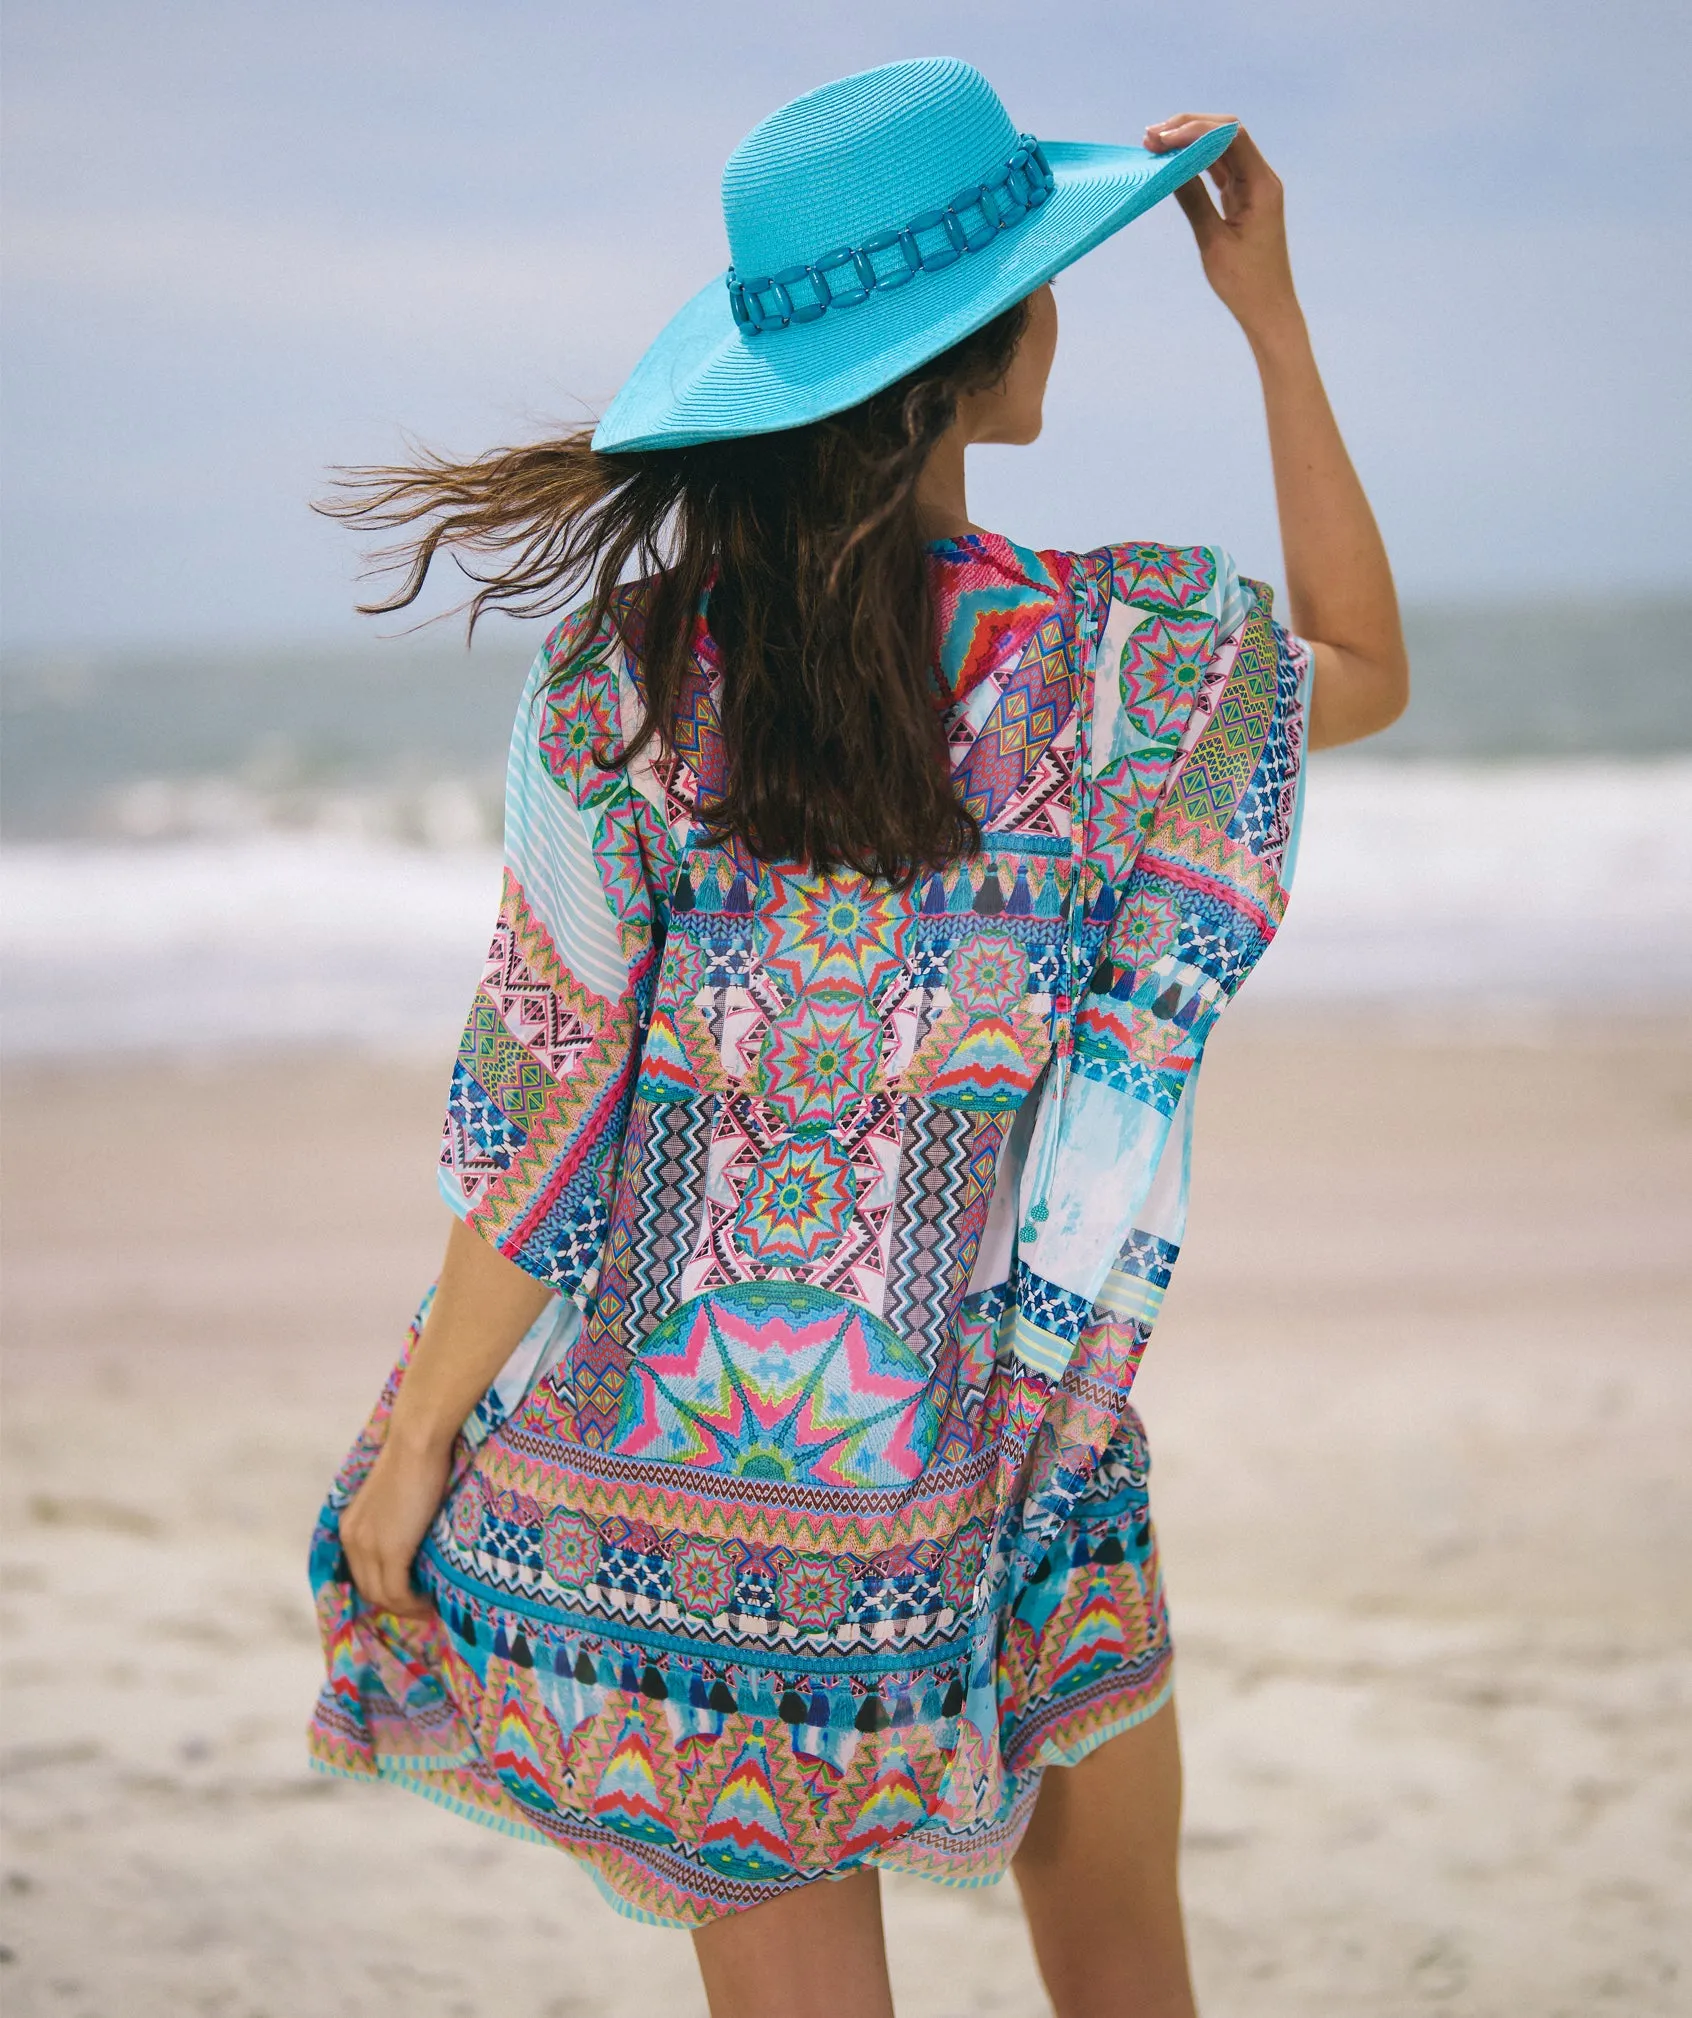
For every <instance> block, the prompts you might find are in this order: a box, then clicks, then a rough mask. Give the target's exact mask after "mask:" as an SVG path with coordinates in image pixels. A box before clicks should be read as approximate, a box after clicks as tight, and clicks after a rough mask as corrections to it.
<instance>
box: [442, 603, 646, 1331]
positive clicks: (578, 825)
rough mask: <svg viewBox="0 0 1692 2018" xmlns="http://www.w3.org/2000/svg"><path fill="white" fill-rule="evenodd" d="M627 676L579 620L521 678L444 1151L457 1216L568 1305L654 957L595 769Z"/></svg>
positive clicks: (615, 813) (631, 828)
mask: <svg viewBox="0 0 1692 2018" xmlns="http://www.w3.org/2000/svg"><path fill="white" fill-rule="evenodd" d="M627 680H628V672H627V669H626V665H625V660H624V654H623V649H622V646H621V644H620V642H619V641H618V640H617V638H616V634H615V631H614V630H613V629H612V627H611V626H610V625H609V624H608V625H607V627H606V628H605V630H604V631H603V632H601V633H600V634H597V635H595V636H592V637H588V636H584V635H583V634H582V630H581V626H580V625H579V623H578V622H577V621H576V620H574V619H567V620H566V622H565V623H563V624H562V625H560V626H559V629H558V630H557V631H556V632H555V633H554V634H553V636H552V637H551V638H549V639H548V641H547V643H546V645H545V646H544V647H543V648H542V650H541V653H540V656H539V657H538V658H537V659H536V661H535V664H534V667H533V669H532V671H531V672H530V674H529V678H528V681H527V683H526V685H525V687H524V690H523V697H522V700H521V702H520V703H519V706H518V710H517V720H516V725H515V727H514V729H513V731H512V737H511V754H510V760H509V764H508V768H507V773H506V789H505V871H504V880H503V886H502V893H501V898H500V907H499V917H498V920H497V922H496V924H495V927H494V933H493V943H492V945H491V946H490V947H489V950H488V957H487V963H486V966H485V968H484V970H483V975H482V982H481V986H480V987H479V988H478V989H477V991H476V996H475V1000H474V1002H473V1003H472V1004H471V1008H470V1014H469V1018H468V1020H467V1021H466V1024H465V1028H464V1036H463V1038H462V1040H461V1042H460V1044H459V1048H458V1058H457V1061H456V1063H455V1065H454V1068H453V1075H452V1089H451V1093H450V1095H449V1097H448V1102H447V1114H446V1125H445V1130H444V1136H443V1142H442V1147H441V1159H440V1161H441V1170H440V1178H441V1189H442V1192H443V1193H444V1195H445V1197H446V1199H447V1202H448V1203H449V1204H450V1205H451V1206H452V1208H453V1209H454V1211H456V1212H457V1213H458V1214H459V1215H460V1217H462V1218H463V1219H464V1220H465V1221H466V1222H467V1223H468V1224H469V1225H471V1226H473V1227H474V1228H475V1230H476V1231H477V1232H478V1233H480V1234H481V1235H482V1236H483V1237H484V1238H485V1239H486V1240H488V1241H490V1242H491V1243H492V1244H493V1245H494V1246H495V1247H497V1248H498V1249H499V1250H500V1252H501V1253H502V1254H505V1255H508V1256H509V1257H510V1259H511V1260H513V1261H515V1262H517V1263H518V1264H519V1266H521V1267H523V1268H525V1269H527V1270H528V1272H529V1273H530V1274H531V1275H534V1276H536V1277H538V1278H539V1279H540V1280H541V1281H542V1282H545V1283H548V1284H550V1285H551V1287H552V1288H553V1289H555V1290H557V1291H558V1292H559V1294H560V1295H563V1296H575V1297H582V1296H585V1295H586V1294H588V1293H590V1292H591V1290H592V1287H593V1280H594V1277H595V1274H596V1272H597V1267H598V1262H599V1254H600V1249H601V1246H602V1244H603V1242H604V1238H605V1231H606V1226H607V1223H608V1218H609V1201H610V1196H611V1189H612V1185H613V1182H614V1179H615V1175H616V1164H617V1155H618V1151H619V1148H620V1147H621V1142H622V1135H623V1128H624V1124H625V1121H626V1119H627V1116H628V1110H629V1100H630V1094H631V1090H632V1088H633V1085H634V1079H635V1074H636V1071H637V1069H638V1066H639V1062H640V1045H641V1035H642V1031H643V1029H644V1025H645V1020H646V1015H647V1012H648V1008H649V997H650V993H651V986H652V979H653V975H654V973H655V970H656V954H657V951H658V939H659V929H658V916H659V913H658V904H657V899H656V894H655V892H654V889H653V887H652V884H651V881H650V879H649V877H648V874H647V871H646V867H645V855H644V851H643V846H642V834H641V816H640V806H639V801H638V797H637V794H636V793H635V791H634V789H633V787H632V785H631V784H630V781H629V778H628V775H627V773H626V772H624V771H622V770H620V769H618V768H616V767H615V766H612V765H610V764H609V763H608V762H607V761H606V759H607V757H608V756H609V755H610V754H611V753H612V752H614V751H615V750H616V749H617V747H618V745H619V742H620V740H621V734H622V728H623V720H624V715H625V712H626V709H625V698H624V695H623V692H622V688H623V686H624V685H625V684H626V683H627Z"/></svg>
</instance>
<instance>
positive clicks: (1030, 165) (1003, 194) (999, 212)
mask: <svg viewBox="0 0 1692 2018" xmlns="http://www.w3.org/2000/svg"><path fill="white" fill-rule="evenodd" d="M1056 187H1057V180H1056V177H1055V176H1054V175H1053V174H1052V170H1051V164H1050V163H1049V162H1048V161H1047V159H1046V157H1045V153H1044V151H1043V150H1042V148H1041V146H1040V143H1039V141H1038V140H1036V139H1035V138H1034V136H1033V134H1031V133H1023V134H1019V135H1018V137H1017V147H1016V152H1015V153H1014V154H1013V155H1012V156H1011V158H1010V159H1009V161H1007V162H1006V163H1005V165H1004V167H1003V168H1001V169H1000V170H999V172H998V173H997V174H996V175H994V176H992V177H990V178H989V180H987V181H986V182H983V183H978V184H976V185H975V186H974V187H972V188H969V189H960V190H959V191H958V193H957V194H956V195H955V196H954V197H953V198H952V200H951V201H950V202H949V203H947V204H946V205H944V206H943V207H942V208H941V209H939V210H925V211H922V212H921V213H920V214H919V215H917V216H916V217H913V218H912V219H911V221H910V223H909V224H907V225H906V226H905V227H904V229H903V230H902V231H881V232H877V233H876V235H875V236H874V237H873V238H867V239H865V241H864V242H863V244H862V245H858V246H851V245H841V246H837V247H836V248H835V249H834V250H833V251H832V252H825V253H824V254H823V255H822V256H821V258H819V259H815V260H811V261H810V262H808V263H807V264H804V265H800V266H789V267H784V268H783V269H782V271H781V272H780V273H774V274H764V275H762V276H761V277H760V278H758V279H755V280H740V279H738V278H737V277H736V275H735V272H734V269H733V268H732V267H731V268H730V269H729V272H728V274H727V276H726V278H727V283H728V292H729V309H730V312H731V313H732V315H733V317H734V320H735V322H736V324H737V325H738V326H739V327H740V328H741V329H743V330H744V331H745V332H746V334H747V335H748V336H757V335H761V334H763V333H764V332H765V331H767V330H772V329H786V328H788V327H789V325H790V324H792V323H795V322H815V321H817V320H818V319H819V317H821V316H823V315H824V314H826V313H827V311H828V310H829V309H831V308H855V307H857V306H858V304H859V303H860V302H864V301H867V300H868V299H869V298H870V296H871V295H872V294H875V293H877V292H879V291H882V290H885V289H888V288H895V287H903V286H905V285H906V284H907V282H909V281H912V280H914V279H915V278H916V276H917V275H918V274H919V273H940V272H942V271H944V269H945V268H946V267H948V266H953V265H955V264H956V263H957V261H958V260H960V259H961V258H962V257H963V255H964V254H965V253H966V252H980V251H982V250H983V249H984V248H985V247H986V246H988V245H990V244H992V242H993V240H994V239H995V238H996V237H997V236H998V234H999V233H1000V232H1001V231H1007V230H1009V229H1010V227H1011V226H1012V225H1014V224H1018V223H1020V222H1021V220H1022V219H1023V218H1024V217H1026V216H1027V215H1028V213H1029V211H1031V210H1037V209H1038V208H1039V206H1040V205H1041V204H1042V203H1044V202H1045V201H1046V199H1047V197H1048V196H1050V195H1051V194H1052V192H1053V191H1054V189H1055V188H1056ZM935 232H941V233H943V234H944V236H945V243H944V244H943V245H935V246H932V247H930V248H929V249H928V250H927V251H924V250H923V248H922V247H921V246H920V245H919V244H918V242H917V241H918V238H919V236H920V235H921V234H923V233H928V234H929V235H930V236H932V235H933V234H934V233H935ZM885 252H897V253H898V255H899V262H900V263H899V264H898V265H897V266H896V267H894V268H893V269H892V270H891V271H889V272H885V273H884V272H882V271H881V270H880V269H879V268H878V267H877V266H876V264H875V260H876V255H877V254H878V253H885ZM848 269H850V274H851V281H855V282H856V285H855V286H854V285H852V284H851V281H848V283H847V284H846V285H844V286H838V287H837V286H836V285H835V280H834V276H835V275H836V274H839V275H840V276H841V277H842V278H843V279H844V278H845V277H846V275H847V270H848Z"/></svg>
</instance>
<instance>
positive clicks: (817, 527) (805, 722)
mask: <svg viewBox="0 0 1692 2018" xmlns="http://www.w3.org/2000/svg"><path fill="white" fill-rule="evenodd" d="M1027 321H1028V311H1027V307H1026V305H1025V304H1023V303H1018V304H1017V305H1016V306H1015V307H1014V308H1011V309H1008V310H1006V312H1005V313H1004V314H1002V315H1000V316H998V317H997V318H996V319H995V320H994V321H992V322H990V323H988V324H987V325H986V326H985V327H984V328H982V329H979V330H977V331H976V332H975V333H974V334H973V335H971V336H968V337H965V338H964V339H963V341H962V342H961V343H958V344H955V345H954V346H953V347H952V348H951V349H950V350H948V351H946V352H944V353H943V354H942V355H941V356H939V357H937V358H934V359H932V360H931V361H930V362H929V363H927V364H925V365H922V366H920V367H919V368H918V369H917V370H916V371H913V372H911V373H910V374H909V375H908V376H907V377H905V378H902V379H900V380H899V381H898V382H897V383H896V384H894V385H891V386H889V387H888V388H887V389H886V390H885V391H883V392H879V393H877V394H875V395H874V397H873V398H870V399H868V400H865V401H864V402H863V403H862V404H861V405H859V406H855V407H852V408H851V409H849V410H848V411H847V412H845V413H840V414H835V415H832V416H831V417H829V418H828V419H826V420H819V421H813V422H811V423H810V424H808V425H807V426H804V427H798V428H792V429H789V430H786V431H784V432H782V433H777V434H761V435H752V436H748V437H746V438H744V439H741V440H736V441H724V442H707V443H702V444H700V445H698V446H696V447H692V448H677V449H653V450H645V451H639V452H634V453H623V454H617V455H598V454H596V453H595V452H594V450H593V448H592V447H591V446H590V436H589V433H588V431H586V430H582V431H580V432H577V433H574V434H570V435H566V436H564V437H563V438H562V439H561V440H557V441H550V442H541V443H538V444H536V445H535V446H533V447H530V448H514V449H499V450H495V451H493V452H492V453H490V454H488V455H485V456H482V457H480V458H479V459H478V460H476V461H474V462H467V463H457V462H451V461H448V460H446V459H445V458H442V457H439V456H434V455H428V454H425V455H423V456H422V457H420V459H419V460H418V461H417V462H416V463H415V464H413V465H411V466H408V467H407V466H398V467H391V468H375V469H362V470H354V471H350V472H348V473H347V474H346V476H345V477H344V479H343V481H342V484H341V495H340V496H338V497H337V498H335V499H333V500H331V501H329V502H327V503H325V504H323V505H321V506H320V507H319V509H320V510H322V511H325V512H327V513H329V514H330V515H331V516H333V517H337V518H342V519H346V520H349V521H351V522H352V523H354V524H355V525H358V526H360V527H364V528H368V529H373V530H383V531H392V530H394V529H395V528H406V529H415V530H408V531H407V533H406V536H405V537H404V538H402V539H401V540H399V541H398V542H397V543H395V544H394V545H392V546H390V547H387V548H385V549H383V550H382V551H381V552H379V553H378V554H377V555H376V556H375V558H376V560H377V562H378V563H379V565H380V566H382V567H384V568H386V569H390V570H393V571H396V572H398V571H400V570H403V578H402V580H401V581H400V583H399V585H398V586H397V587H396V588H395V589H394V591H393V593H392V594H391V595H389V596H387V597H386V598H384V599H383V600H380V601H377V602H372V603H366V604H363V605H361V608H363V609H364V610H365V611H366V612H369V613H372V614H377V613H383V612H388V611H393V610H400V609H404V608H406V607H407V606H408V605H409V604H411V603H412V602H414V601H415V600H416V598H417V597H418V595H419V594H420V593H421V591H422V588H423V585H424V582H425V581H426V580H427V578H428V574H429V570H430V567H431V565H432V564H433V562H434V561H435V559H436V557H437V556H438V555H439V554H440V553H441V552H442V550H443V549H445V550H447V551H449V552H451V553H452V554H453V556H454V558H455V560H456V561H457V564H458V565H459V567H460V568H461V569H462V570H463V571H464V573H466V574H467V575H468V576H469V577H470V578H471V579H472V580H473V581H474V582H476V584H477V588H476V590H475V593H474V594H473V595H472V596H471V597H470V598H469V600H468V603H467V604H465V605H462V606H461V607H464V608H466V609H467V610H468V628H469V630H470V631H471V632H472V633H473V632H474V630H475V626H476V623H477V621H478V620H479V619H480V618H481V617H482V616H484V615H485V614H486V613H487V612H488V611H489V610H490V609H496V608H498V609H504V610H505V611H507V612H508V613H509V614H511V615H513V616H517V617H534V616H541V615H545V614H547V613H550V612H551V611H554V610H559V609H563V608H565V607H567V606H568V605H569V604H570V603H572V602H573V601H574V600H575V599H576V598H577V597H578V596H579V595H580V594H581V593H582V592H583V590H584V589H585V590H586V591H587V592H588V597H587V604H586V615H585V620H584V621H585V626H586V628H585V630H584V632H583V635H584V636H591V635H593V634H594V633H595V632H596V631H598V630H599V629H600V627H601V626H602V625H604V624H605V623H606V622H607V621H610V622H613V623H615V622H619V621H620V620H621V619H620V611H621V610H622V608H623V607H624V606H625V605H626V600H627V599H626V598H623V597H620V596H619V589H620V587H621V585H622V584H624V583H625V582H626V581H628V580H629V579H630V578H631V577H635V576H645V577H647V578H648V580H647V583H646V590H645V594H644V597H643V601H644V621H643V623H642V625H641V636H640V639H639V652H640V664H641V670H642V675H643V685H644V691H645V703H646V707H645V714H644V717H643V719H642V721H641V722H640V725H639V727H638V728H637V729H636V731H635V733H634V735H633V736H632V737H630V738H629V739H628V741H627V742H626V744H625V745H624V747H623V748H622V749H621V750H619V751H616V752H614V753H610V755H609V758H608V760H609V761H611V762H614V763H619V764H626V763H628V762H629V761H630V759H631V758H632V757H634V756H635V755H636V754H637V753H638V752H639V751H640V750H642V749H644V748H645V747H646V746H647V744H649V743H650V742H651V741H652V740H653V738H654V737H656V738H658V739H659V742H660V745H661V746H665V747H668V746H669V745H670V742H671V724H672V723H673V722H674V720H675V718H676V714H677V710H678V706H679V703H680V701H681V699H682V694H683V688H684V684H685V682H686V680H687V678H688V676H689V674H690V672H691V670H692V667H693V663H694V659H693V651H694V635H695V623H696V620H697V617H698V613H699V610H700V607H701V604H702V603H703V604H704V606H705V611H706V623H707V626H708V628H709V631H710V634H711V638H712V641H713V643H714V644H715V646H716V651H717V657H718V661H719V665H720V669H721V675H722V696H721V703H720V705H721V715H722V728H723V737H724V742H725V745H726V748H727V755H728V762H727V781H726V785H725V788H724V790H723V791H722V793H721V795H720V796H719V797H718V798H716V799H715V800H714V801H713V802H712V803H711V804H709V805H707V806H702V807H701V808H700V814H701V817H702V819H704V820H705V821H706V822H707V824H708V827H709V830H710V832H711V834H712V837H713V838H714V839H718V840H721V839H725V838H727V837H728V836H729V835H736V836H738V837H739V838H740V839H741V840H742V841H744V842H745V844H746V845H747V846H748V847H749V848H750V849H751V851H752V852H753V854H755V855H757V856H759V857H761V858H763V859H764V860H767V861H800V862H804V863H806V864H808V865H809V866H810V867H811V868H812V869H813V870H815V871H817V872H819V873H824V874H826V873H829V872H831V871H833V870H835V869H838V868H842V867H844V868H850V869H855V870H858V871H860V872H861V873H863V874H866V875H872V876H879V877H885V878H888V879H890V880H892V881H895V882H900V883H908V882H909V881H910V880H911V879H912V878H913V877H914V876H915V875H917V874H918V873H919V872H920V871H921V870H922V869H923V868H925V867H938V866H941V865H943V864H944V863H946V862H948V861H951V860H954V859H955V858H956V857H957V856H959V855H960V854H965V853H968V852H970V851H971V850H973V849H974V848H976V847H978V846H979V844H980V830H979V828H978V826H977V824H976V822H975V820H974V819H973V817H972V816H971V815H970V813H969V812H968V811H967V810H966V809H965V807H964V806H963V805H962V804H961V803H960V802H959V800H958V798H957V795H956V793H955V792H954V790H953V789H952V784H951V779H950V775H949V771H948V766H947V762H946V751H945V744H944V738H943V732H942V709H943V705H944V696H943V694H942V692H941V689H940V686H939V684H938V681H937V674H936V658H937V649H938V639H937V636H936V620H935V611H934V607H933V599H932V597H931V595H930V591H929V580H928V570H927V567H926V565H925V555H924V540H923V529H922V524H921V520H920V518H919V515H918V511H917V505H916V485H917V479H918V478H919V477H920V475H921V474H922V469H923V465H924V464H925V463H926V462H927V460H928V456H929V453H930V451H931V450H932V449H933V447H934V445H935V443H936V442H937V441H938V440H939V439H940V437H941V436H942V435H943V434H944V433H945V432H946V430H947V428H949V427H950V426H951V424H952V421H953V419H954V418H955V416H956V413H957V408H958V401H959V400H960V399H961V398H962V397H963V396H964V395H966V394H968V393H971V392H976V391H982V390H986V389H987V388H989V387H991V386H994V385H997V384H999V383H1000V382H1002V380H1003V379H1004V377H1005V374H1006V372H1007V371H1008V370H1009V368H1010V364H1011V360H1012V358H1013V357H1014V356H1015V354H1016V347H1017V345H1018V343H1019V342H1020V341H1021V340H1022V334H1023V331H1024V329H1025V328H1026V326H1027ZM631 642H633V641H632V640H631Z"/></svg>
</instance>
